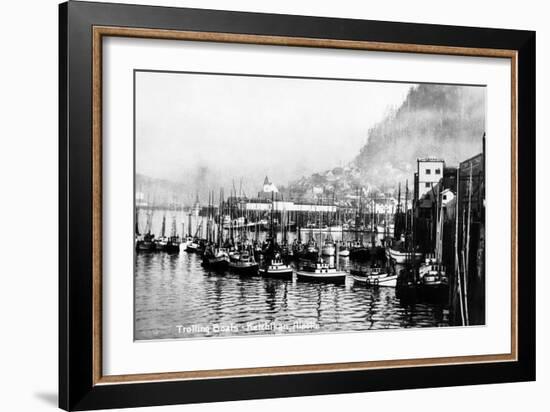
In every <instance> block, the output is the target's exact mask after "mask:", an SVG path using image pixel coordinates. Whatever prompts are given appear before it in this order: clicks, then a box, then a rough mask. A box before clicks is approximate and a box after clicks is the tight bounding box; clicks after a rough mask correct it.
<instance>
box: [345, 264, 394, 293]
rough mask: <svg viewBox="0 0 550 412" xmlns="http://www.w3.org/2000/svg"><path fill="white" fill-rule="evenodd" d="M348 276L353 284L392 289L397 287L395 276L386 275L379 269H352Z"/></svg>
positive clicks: (383, 270)
mask: <svg viewBox="0 0 550 412" xmlns="http://www.w3.org/2000/svg"><path fill="white" fill-rule="evenodd" d="M350 274H351V276H352V278H353V281H354V282H357V283H359V284H364V285H366V286H373V287H378V286H384V287H390V288H394V287H395V286H396V285H397V275H394V274H391V273H388V272H387V271H386V270H385V269H383V268H380V267H373V268H366V269H352V270H350Z"/></svg>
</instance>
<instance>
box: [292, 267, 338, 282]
mask: <svg viewBox="0 0 550 412" xmlns="http://www.w3.org/2000/svg"><path fill="white" fill-rule="evenodd" d="M296 276H297V278H298V279H299V280H307V281H309V282H326V283H338V284H343V283H345V282H346V273H345V272H337V273H314V272H307V271H300V270H299V271H297V272H296Z"/></svg>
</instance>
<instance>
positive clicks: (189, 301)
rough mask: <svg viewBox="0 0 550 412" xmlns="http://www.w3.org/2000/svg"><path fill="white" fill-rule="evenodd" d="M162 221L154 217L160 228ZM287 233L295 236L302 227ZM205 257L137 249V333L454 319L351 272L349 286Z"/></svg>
mask: <svg viewBox="0 0 550 412" xmlns="http://www.w3.org/2000/svg"><path fill="white" fill-rule="evenodd" d="M161 220H162V219H161V218H160V219H158V220H155V223H156V225H153V230H154V231H158V225H159V224H160V221H161ZM167 220H168V219H167ZM167 227H168V228H169V227H170V225H169V224H168V222H167ZM259 235H260V236H261V237H263V236H265V232H262V233H260V234H259ZM304 235H305V236H304V237H305V238H304V239H303V240H304V241H307V240H308V236H315V237H316V239H317V240H318V239H319V238H318V236H319V234H316V233H315V231H311V232H310V231H306V232H305V233H304ZM288 236H289V241H290V242H291V241H292V240H293V238H294V237H295V236H296V233H292V232H291V233H289V234H288ZM323 236H326V234H325V235H323ZM332 236H333V237H334V238H335V239H340V240H344V241H346V240H352V239H353V238H354V237H355V236H356V235H355V234H349V233H341V232H340V233H334V234H332ZM201 263H202V259H201V257H200V256H199V255H197V254H194V253H188V252H185V251H184V250H181V251H180V252H179V253H173V254H169V253H165V252H139V253H136V260H135V264H136V266H135V279H134V280H135V308H134V309H135V312H134V313H135V329H134V336H135V339H136V340H149V339H186V338H200V337H203V338H204V337H224V336H225V337H227V336H246V335H248V336H249V335H266V334H289V333H325V332H352V331H367V330H375V329H396V328H413V327H440V326H448V325H449V320H448V310H447V308H446V307H444V306H443V305H440V304H436V303H425V302H414V303H411V302H410V301H409V302H402V301H400V300H399V299H398V298H397V297H396V294H395V289H394V288H384V287H380V288H367V287H365V286H364V285H362V284H357V283H355V284H354V282H353V278H352V277H351V276H350V275H348V276H347V279H346V283H345V284H344V285H336V284H330V283H311V282H307V281H302V280H297V279H296V275H294V276H293V279H292V280H280V279H270V278H263V277H260V276H242V275H238V274H234V273H232V272H230V271H225V272H216V271H211V270H209V269H207V268H204V267H203V266H202V264H201ZM293 265H295V263H294V264H293ZM359 265H364V263H362V264H359V263H357V262H354V261H350V259H349V258H342V257H341V258H340V259H339V266H340V268H343V269H349V268H351V267H356V266H359Z"/></svg>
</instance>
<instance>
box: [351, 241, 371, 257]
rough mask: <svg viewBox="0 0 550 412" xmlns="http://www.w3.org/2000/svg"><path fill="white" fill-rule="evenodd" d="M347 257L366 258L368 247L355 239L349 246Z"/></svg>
mask: <svg viewBox="0 0 550 412" xmlns="http://www.w3.org/2000/svg"><path fill="white" fill-rule="evenodd" d="M349 257H350V258H351V259H354V260H368V259H369V258H370V251H369V248H368V247H366V246H364V245H363V243H361V242H359V241H355V242H353V243H352V245H351V247H350V250H349Z"/></svg>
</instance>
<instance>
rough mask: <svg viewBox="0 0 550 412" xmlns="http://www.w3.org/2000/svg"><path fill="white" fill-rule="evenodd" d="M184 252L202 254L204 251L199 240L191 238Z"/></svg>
mask: <svg viewBox="0 0 550 412" xmlns="http://www.w3.org/2000/svg"><path fill="white" fill-rule="evenodd" d="M185 251H186V252H188V253H202V252H203V251H204V249H203V248H202V247H201V241H200V239H197V238H193V239H192V240H191V241H190V242H189V243H188V244H187V247H186V248H185Z"/></svg>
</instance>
